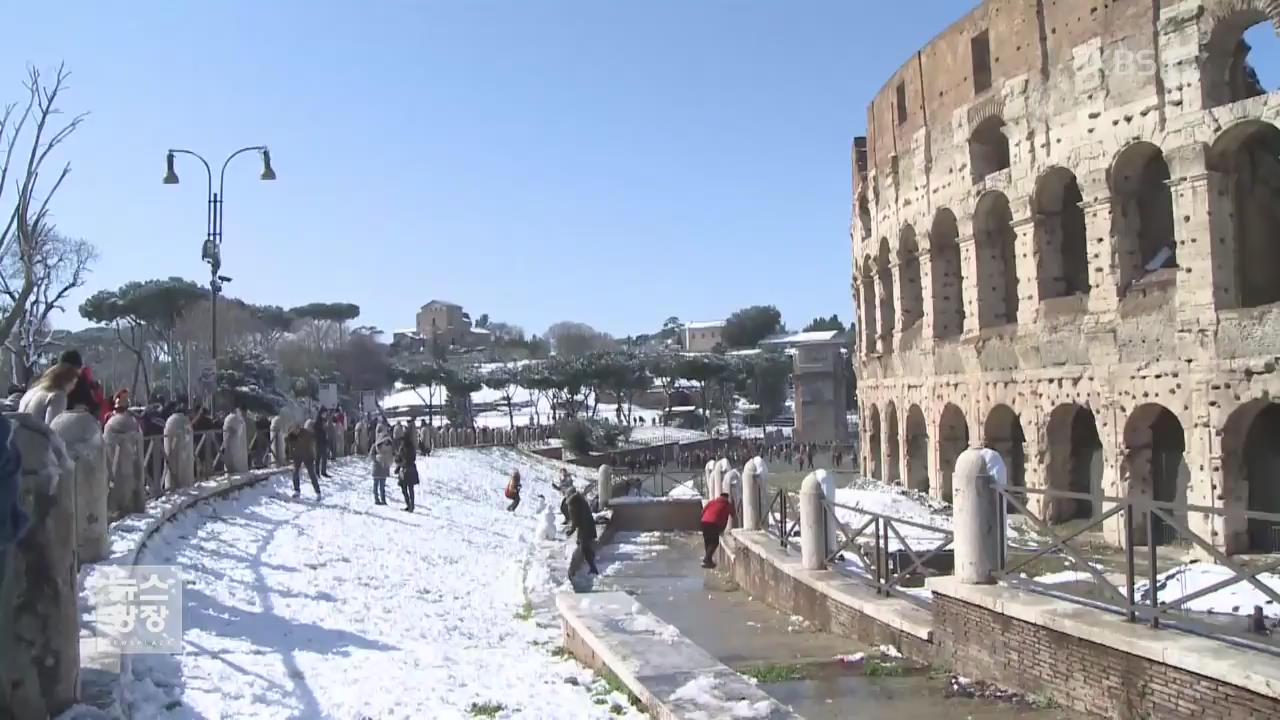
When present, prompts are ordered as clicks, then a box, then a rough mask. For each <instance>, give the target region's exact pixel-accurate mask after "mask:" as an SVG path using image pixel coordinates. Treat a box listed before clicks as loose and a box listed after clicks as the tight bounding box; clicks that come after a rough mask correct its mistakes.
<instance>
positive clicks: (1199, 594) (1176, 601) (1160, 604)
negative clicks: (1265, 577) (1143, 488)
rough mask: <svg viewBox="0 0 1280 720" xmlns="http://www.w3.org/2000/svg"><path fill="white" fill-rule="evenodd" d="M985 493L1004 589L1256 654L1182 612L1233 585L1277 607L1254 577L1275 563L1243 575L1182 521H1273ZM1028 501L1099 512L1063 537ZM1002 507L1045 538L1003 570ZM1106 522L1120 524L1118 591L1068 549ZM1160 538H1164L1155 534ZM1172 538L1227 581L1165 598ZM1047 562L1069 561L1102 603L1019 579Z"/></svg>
mask: <svg viewBox="0 0 1280 720" xmlns="http://www.w3.org/2000/svg"><path fill="white" fill-rule="evenodd" d="M992 485H993V487H994V488H995V490H996V498H997V502H996V505H997V507H996V512H997V513H999V514H1000V520H1001V521H1000V522H999V523H998V526H999V528H1000V533H1001V537H1000V547H1001V557H1000V568H999V570H998V571H997V573H996V575H997V577H998V578H1000V579H1001V580H1002V581H1004V582H1005V583H1006V584H1008V585H1012V586H1017V587H1021V588H1024V589H1027V590H1031V591H1034V592H1038V593H1042V594H1046V595H1051V596H1053V597H1056V598H1059V599H1064V600H1068V601H1073V602H1078V603H1080V604H1084V605H1088V606H1090V607H1095V608H1098V609H1102V610H1106V611H1110V612H1114V613H1117V614H1122V615H1124V616H1125V618H1126V619H1127V620H1128V621H1129V622H1138V621H1139V620H1141V621H1143V622H1146V623H1149V624H1150V625H1151V627H1153V628H1159V627H1161V626H1162V625H1164V624H1167V625H1168V626H1169V627H1173V628H1176V629H1181V630H1186V631H1190V632H1194V633H1196V634H1201V635H1207V636H1211V637H1214V638H1217V639H1220V640H1225V641H1228V642H1234V643H1237V644H1246V645H1249V646H1250V647H1259V646H1257V645H1256V644H1254V643H1251V642H1247V641H1242V639H1241V638H1240V637H1236V636H1231V635H1225V634H1224V625H1223V623H1222V622H1221V619H1220V618H1219V621H1218V622H1217V623H1216V624H1214V623H1208V622H1204V619H1207V617H1206V618H1202V619H1197V618H1196V617H1194V616H1192V615H1189V614H1187V613H1191V612H1194V611H1191V610H1188V609H1187V607H1186V606H1187V604H1188V603H1190V602H1192V601H1193V600H1196V599H1199V598H1203V597H1206V596H1209V595H1211V594H1213V593H1216V592H1218V591H1219V590H1223V589H1225V588H1228V587H1231V586H1233V585H1237V584H1240V583H1247V584H1248V585H1250V586H1252V587H1253V588H1254V589H1255V590H1257V591H1258V592H1259V593H1261V594H1262V595H1263V596H1265V597H1266V598H1268V602H1269V603H1275V604H1277V605H1280V592H1277V590H1275V589H1273V588H1271V587H1269V586H1268V585H1267V584H1266V583H1264V582H1262V580H1260V579H1259V577H1258V576H1259V575H1262V574H1264V573H1268V572H1272V571H1275V570H1277V569H1280V558H1273V559H1272V560H1271V561H1268V562H1264V563H1260V564H1259V565H1258V566H1257V567H1252V568H1246V567H1244V566H1243V565H1241V564H1239V563H1237V562H1235V561H1234V560H1232V559H1231V558H1229V557H1228V556H1227V555H1226V553H1224V552H1223V551H1222V550H1220V549H1219V548H1217V547H1215V546H1214V545H1213V543H1211V542H1209V541H1207V540H1205V539H1204V538H1203V537H1201V536H1200V535H1198V534H1196V533H1195V532H1193V531H1192V530H1191V529H1190V527H1189V526H1188V524H1187V522H1186V520H1185V517H1186V515H1187V514H1188V513H1196V514H1201V515H1203V516H1209V517H1221V518H1225V517H1227V516H1228V515H1229V514H1233V515H1234V516H1235V519H1236V520H1237V521H1244V522H1245V523H1246V525H1247V523H1248V521H1249V520H1260V521H1265V522H1271V523H1277V522H1280V514H1275V513H1264V512H1258V511H1235V512H1234V513H1228V512H1227V511H1226V510H1225V509H1223V508H1216V507H1208V506H1202V505H1192V504H1187V503H1174V502H1162V501H1156V500H1151V499H1148V498H1141V497H1133V498H1124V497H1109V496H1098V495H1092V494H1088V493H1080V492H1071V491H1066V490H1055V489H1032V488H1026V487H1021V486H1009V485H1002V484H999V483H992ZM1030 497H1042V498H1045V499H1046V500H1047V501H1048V502H1046V503H1045V506H1046V507H1049V506H1051V505H1052V504H1053V500H1055V499H1063V500H1073V501H1087V502H1090V503H1093V504H1094V507H1097V506H1098V504H1100V505H1101V507H1102V508H1105V509H1104V510H1103V511H1102V512H1101V513H1097V514H1094V515H1093V516H1092V517H1090V518H1087V519H1082V520H1081V521H1080V522H1079V524H1073V525H1072V527H1071V528H1070V529H1069V530H1068V531H1066V532H1065V533H1063V532H1059V531H1057V530H1056V529H1055V527H1054V526H1053V525H1052V524H1051V523H1050V522H1049V521H1047V520H1046V519H1045V517H1043V515H1046V514H1048V513H1042V514H1036V513H1033V512H1031V510H1030V508H1029V506H1030V505H1031V504H1032V503H1030V502H1029V501H1028V500H1029V498H1030ZM1006 507H1008V508H1011V509H1012V512H1016V513H1018V514H1019V515H1020V516H1021V517H1022V518H1024V520H1025V522H1027V523H1029V524H1030V525H1032V526H1033V527H1034V529H1035V530H1036V531H1037V532H1038V533H1039V534H1040V535H1042V536H1043V538H1044V540H1043V541H1041V542H1039V543H1037V544H1038V545H1039V547H1037V548H1036V549H1035V550H1034V551H1033V552H1031V553H1030V554H1028V555H1026V556H1025V557H1021V558H1018V559H1017V561H1016V562H1013V563H1010V561H1009V558H1008V549H1009V547H1010V545H1009V538H1008V522H1007V519H1006V514H1007V512H1008V510H1007V509H1006ZM1107 521H1113V522H1116V523H1119V524H1120V528H1119V530H1120V533H1122V536H1123V545H1124V551H1123V552H1124V559H1123V561H1122V562H1121V565H1122V567H1123V571H1124V578H1125V579H1124V583H1123V585H1119V584H1116V583H1113V582H1112V581H1111V579H1109V578H1108V577H1107V574H1106V573H1104V572H1103V570H1104V569H1105V567H1106V566H1105V565H1100V564H1098V563H1096V562H1090V559H1092V560H1094V561H1096V560H1099V559H1105V557H1103V556H1099V555H1097V554H1091V553H1090V551H1088V550H1085V549H1082V548H1079V547H1076V546H1074V545H1072V542H1073V541H1076V540H1078V539H1080V538H1081V537H1082V536H1083V535H1084V534H1085V533H1087V532H1089V531H1090V530H1094V529H1097V528H1101V527H1102V526H1103V524H1104V523H1106V522H1107ZM1162 530H1164V531H1166V532H1162ZM1173 533H1176V535H1177V537H1178V538H1179V539H1181V540H1183V541H1186V542H1187V543H1189V544H1190V545H1191V546H1192V547H1194V548H1198V549H1199V550H1200V551H1201V552H1203V553H1204V554H1205V555H1206V556H1208V557H1209V558H1210V559H1212V561H1213V563H1215V564H1216V565H1217V566H1220V567H1223V568H1225V569H1227V570H1228V571H1229V572H1230V577H1227V578H1225V579H1222V580H1219V581H1216V582H1212V583H1210V584H1208V585H1205V586H1203V587H1199V588H1197V589H1195V590H1192V591H1190V592H1187V593H1185V594H1183V595H1181V596H1179V597H1176V598H1171V599H1170V598H1169V597H1168V591H1170V590H1171V586H1172V585H1173V584H1174V583H1170V582H1166V583H1164V584H1163V586H1162V583H1161V578H1160V574H1161V573H1160V569H1159V563H1160V558H1159V554H1158V549H1159V547H1160V546H1161V545H1170V544H1172V543H1170V542H1168V541H1169V540H1170V539H1172V538H1171V537H1170V535H1171V534H1173ZM1140 543H1143V544H1145V546H1146V549H1145V553H1144V555H1145V558H1142V561H1145V565H1146V567H1145V568H1140V567H1139V565H1140V559H1139V557H1138V551H1137V547H1138V546H1139V544H1140ZM1053 556H1056V557H1059V558H1061V557H1065V558H1068V559H1069V560H1070V561H1071V563H1072V565H1073V569H1076V571H1077V572H1084V573H1087V574H1088V576H1090V577H1091V578H1092V580H1093V584H1094V587H1095V588H1096V590H1097V592H1098V593H1100V594H1101V597H1100V598H1097V597H1095V598H1089V597H1081V596H1078V595H1073V594H1072V593H1070V592H1068V591H1066V590H1064V589H1063V588H1060V587H1056V586H1055V585H1053V584H1046V583H1042V582H1038V581H1036V580H1035V579H1034V578H1032V577H1026V576H1025V573H1023V572H1021V571H1022V570H1023V569H1025V568H1028V567H1029V566H1030V565H1031V564H1032V563H1034V562H1036V561H1038V560H1042V559H1044V558H1049V557H1053ZM1177 562H1178V563H1179V565H1184V564H1186V563H1185V561H1183V560H1179V561H1177ZM1139 575H1142V579H1143V581H1144V582H1145V585H1146V587H1145V588H1144V589H1142V590H1141V592H1140V591H1139V587H1138V576H1139ZM1082 581H1083V580H1082ZM1162 591H1165V592H1162ZM1140 595H1141V597H1140ZM1161 595H1164V596H1165V599H1164V600H1163V601H1162V600H1161ZM1259 609H1260V608H1258V609H1255V614H1254V615H1253V616H1252V618H1251V620H1250V621H1249V623H1248V630H1250V631H1252V632H1259V633H1265V632H1266V628H1265V622H1264V621H1263V618H1262V617H1261V613H1259V612H1257V610H1259ZM1261 649H1263V650H1265V651H1267V652H1272V653H1275V652H1277V648H1275V647H1269V646H1261Z"/></svg>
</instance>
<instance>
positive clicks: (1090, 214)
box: [1078, 170, 1123, 317]
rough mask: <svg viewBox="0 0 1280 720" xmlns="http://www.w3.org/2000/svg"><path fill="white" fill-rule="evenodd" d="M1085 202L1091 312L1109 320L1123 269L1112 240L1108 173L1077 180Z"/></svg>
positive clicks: (1118, 299) (1095, 174)
mask: <svg viewBox="0 0 1280 720" xmlns="http://www.w3.org/2000/svg"><path fill="white" fill-rule="evenodd" d="M1078 183H1079V186H1080V194H1081V195H1082V196H1083V197H1084V201H1083V202H1081V203H1080V210H1081V211H1082V212H1083V213H1084V232H1085V242H1086V245H1085V247H1087V248H1088V258H1089V306H1088V307H1089V313H1090V314H1092V315H1101V316H1103V317H1107V316H1109V315H1112V314H1114V313H1115V312H1116V310H1117V309H1118V308H1119V306H1120V295H1121V293H1122V292H1123V288H1121V287H1120V280H1121V278H1120V268H1119V267H1118V266H1117V264H1116V262H1117V258H1118V253H1117V250H1116V242H1117V241H1116V238H1115V237H1113V234H1114V231H1113V228H1112V225H1113V223H1112V217H1111V215H1112V203H1111V188H1110V186H1109V185H1108V183H1107V177H1106V171H1105V170H1099V171H1097V172H1094V173H1088V174H1086V175H1083V176H1081V177H1080V178H1079V179H1078Z"/></svg>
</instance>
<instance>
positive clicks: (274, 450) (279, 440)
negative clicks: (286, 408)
mask: <svg viewBox="0 0 1280 720" xmlns="http://www.w3.org/2000/svg"><path fill="white" fill-rule="evenodd" d="M289 430H290V428H289V419H288V418H286V417H285V416H283V415H277V416H275V417H273V418H271V465H272V466H273V467H284V466H285V465H287V464H288V459H287V458H286V457H285V455H286V453H285V436H286V435H288V434H289Z"/></svg>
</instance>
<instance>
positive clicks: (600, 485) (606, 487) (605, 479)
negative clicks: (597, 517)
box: [596, 465, 613, 510]
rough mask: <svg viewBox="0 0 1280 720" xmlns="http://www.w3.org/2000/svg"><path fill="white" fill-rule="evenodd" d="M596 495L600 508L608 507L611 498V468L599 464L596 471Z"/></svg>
mask: <svg viewBox="0 0 1280 720" xmlns="http://www.w3.org/2000/svg"><path fill="white" fill-rule="evenodd" d="M596 497H598V498H600V509H601V510H604V509H605V508H607V507H609V501H610V500H612V499H613V468H611V467H609V466H608V465H601V466H600V469H599V470H597V471H596Z"/></svg>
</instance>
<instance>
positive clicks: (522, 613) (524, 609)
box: [516, 600, 533, 620]
mask: <svg viewBox="0 0 1280 720" xmlns="http://www.w3.org/2000/svg"><path fill="white" fill-rule="evenodd" d="M516 619H517V620H531V619H533V603H531V602H529V601H528V600H525V601H524V605H521V606H520V609H519V610H517V611H516Z"/></svg>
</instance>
